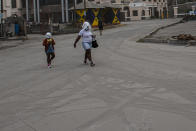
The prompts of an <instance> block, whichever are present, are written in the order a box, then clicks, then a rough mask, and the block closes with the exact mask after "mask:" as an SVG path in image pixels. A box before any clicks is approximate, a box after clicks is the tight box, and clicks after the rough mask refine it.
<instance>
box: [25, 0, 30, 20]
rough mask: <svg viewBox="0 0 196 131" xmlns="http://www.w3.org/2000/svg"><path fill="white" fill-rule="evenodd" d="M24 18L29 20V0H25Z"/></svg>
mask: <svg viewBox="0 0 196 131" xmlns="http://www.w3.org/2000/svg"><path fill="white" fill-rule="evenodd" d="M26 20H27V22H28V21H29V0H26Z"/></svg>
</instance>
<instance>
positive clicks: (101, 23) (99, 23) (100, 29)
mask: <svg viewBox="0 0 196 131" xmlns="http://www.w3.org/2000/svg"><path fill="white" fill-rule="evenodd" d="M98 27H99V33H100V36H102V32H103V22H102V20H101V18H99V21H98Z"/></svg>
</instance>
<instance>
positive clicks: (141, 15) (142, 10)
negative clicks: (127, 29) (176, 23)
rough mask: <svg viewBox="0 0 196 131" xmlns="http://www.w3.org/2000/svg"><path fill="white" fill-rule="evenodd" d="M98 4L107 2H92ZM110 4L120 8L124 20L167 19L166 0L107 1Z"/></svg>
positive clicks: (103, 0)
mask: <svg viewBox="0 0 196 131" xmlns="http://www.w3.org/2000/svg"><path fill="white" fill-rule="evenodd" d="M94 1H95V2H98V3H103V2H106V1H107V0H94ZM109 1H110V2H111V3H112V4H117V5H120V6H121V13H122V14H124V20H125V21H130V20H142V19H150V18H162V19H163V18H167V16H168V6H167V0H109Z"/></svg>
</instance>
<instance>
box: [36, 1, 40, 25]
mask: <svg viewBox="0 0 196 131" xmlns="http://www.w3.org/2000/svg"><path fill="white" fill-rule="evenodd" d="M37 21H38V24H40V3H39V0H37Z"/></svg>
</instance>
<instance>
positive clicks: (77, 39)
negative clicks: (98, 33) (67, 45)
mask: <svg viewBox="0 0 196 131" xmlns="http://www.w3.org/2000/svg"><path fill="white" fill-rule="evenodd" d="M80 38H81V36H80V35H78V37H77V38H76V40H75V42H74V48H76V44H77V42H78V41H79V40H80Z"/></svg>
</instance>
